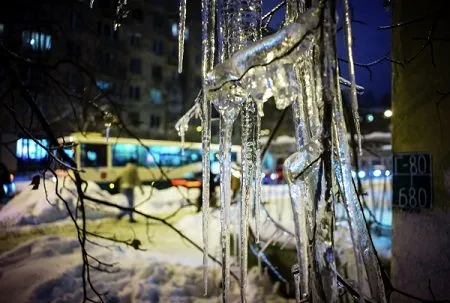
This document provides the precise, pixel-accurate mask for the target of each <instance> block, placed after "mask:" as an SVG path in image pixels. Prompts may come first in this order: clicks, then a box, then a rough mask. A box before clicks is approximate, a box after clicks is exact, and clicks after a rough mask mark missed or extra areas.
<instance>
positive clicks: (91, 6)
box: [89, 0, 95, 8]
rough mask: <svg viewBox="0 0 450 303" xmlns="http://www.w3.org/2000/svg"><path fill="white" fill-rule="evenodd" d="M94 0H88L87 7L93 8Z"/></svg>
mask: <svg viewBox="0 0 450 303" xmlns="http://www.w3.org/2000/svg"><path fill="white" fill-rule="evenodd" d="M94 1H95V0H90V2H89V7H90V8H93V7H94Z"/></svg>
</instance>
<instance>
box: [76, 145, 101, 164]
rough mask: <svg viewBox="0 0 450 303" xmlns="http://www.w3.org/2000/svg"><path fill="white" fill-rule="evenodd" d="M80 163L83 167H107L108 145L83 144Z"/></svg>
mask: <svg viewBox="0 0 450 303" xmlns="http://www.w3.org/2000/svg"><path fill="white" fill-rule="evenodd" d="M80 148H81V155H80V160H81V161H80V162H81V167H105V166H106V145H105V144H81V145H80Z"/></svg>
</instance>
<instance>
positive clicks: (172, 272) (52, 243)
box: [0, 236, 292, 303]
mask: <svg viewBox="0 0 450 303" xmlns="http://www.w3.org/2000/svg"><path fill="white" fill-rule="evenodd" d="M100 243H101V242H100ZM87 250H88V252H89V253H90V254H91V255H93V256H95V257H97V258H100V259H101V260H103V261H106V262H111V263H112V262H118V264H117V265H115V266H113V267H112V268H109V271H110V272H109V273H106V272H98V271H96V270H91V272H92V281H93V284H94V285H95V287H96V289H97V290H98V291H99V292H101V293H105V292H107V298H108V300H107V302H136V303H139V302H154V303H156V302H220V272H219V270H218V268H217V267H214V268H213V269H212V270H210V277H209V293H208V295H207V296H206V297H204V296H203V284H202V269H201V267H200V266H199V265H200V264H199V261H200V260H201V259H200V258H198V260H197V263H196V264H195V262H194V263H192V260H189V262H186V261H187V260H185V259H184V258H183V256H182V252H179V253H177V252H174V254H171V255H170V256H166V258H164V257H162V256H161V255H157V254H155V253H152V252H151V251H148V252H142V251H136V250H133V249H131V248H127V247H124V246H122V245H109V246H108V248H103V247H99V246H93V245H87ZM93 263H94V264H95V262H93ZM186 263H187V264H186ZM81 272H82V263H81V256H80V248H79V244H78V240H76V239H74V238H61V237H48V236H47V237H42V238H38V239H34V240H32V241H28V242H26V243H23V244H22V245H20V246H18V247H16V248H15V249H14V250H11V251H9V252H6V253H3V254H1V255H0V293H1V294H2V302H17V303H21V302H31V303H34V302H36V303H37V302H45V303H47V302H49V303H50V302H81V301H82V295H83V292H82V291H83V288H82V279H81ZM232 282H233V281H232ZM231 289H232V299H233V300H232V302H237V301H238V294H239V289H238V287H237V285H236V283H232V288H231ZM274 290H275V287H274V286H273V285H272V284H271V283H270V281H269V278H268V277H267V276H265V275H260V274H259V273H258V272H257V270H256V269H252V270H250V272H249V293H248V302H255V303H256V302H288V301H287V300H285V299H283V298H280V297H277V296H275V295H273V292H274ZM89 295H91V296H92V295H93V294H92V292H89ZM291 302H292V301H291Z"/></svg>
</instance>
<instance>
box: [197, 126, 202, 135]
mask: <svg viewBox="0 0 450 303" xmlns="http://www.w3.org/2000/svg"><path fill="white" fill-rule="evenodd" d="M202 129H203V127H201V125H199V126H197V128H196V130H197V132H198V133H199V132H201V131H202Z"/></svg>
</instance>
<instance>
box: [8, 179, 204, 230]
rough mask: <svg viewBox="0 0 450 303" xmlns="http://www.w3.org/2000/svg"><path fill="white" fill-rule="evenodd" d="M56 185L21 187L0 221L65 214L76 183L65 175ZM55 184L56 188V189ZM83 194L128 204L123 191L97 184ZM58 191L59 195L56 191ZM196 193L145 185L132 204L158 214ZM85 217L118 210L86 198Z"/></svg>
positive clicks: (45, 182) (59, 217)
mask: <svg viewBox="0 0 450 303" xmlns="http://www.w3.org/2000/svg"><path fill="white" fill-rule="evenodd" d="M58 182H59V183H58V186H57V184H56V183H55V182H54V181H52V180H48V179H46V180H43V181H42V183H43V184H41V185H40V186H39V189H37V190H32V189H31V188H30V187H28V188H23V190H22V191H21V192H20V193H18V194H17V195H16V196H15V197H14V198H13V199H12V200H11V201H10V202H9V203H8V204H7V205H5V207H3V208H2V209H1V211H0V222H2V223H3V224H5V225H29V224H41V223H50V222H55V221H58V220H62V219H65V218H67V217H68V212H67V209H66V205H65V203H64V202H63V201H64V200H65V201H66V202H67V205H68V206H69V208H70V209H71V210H72V211H74V210H75V206H76V204H77V199H78V195H77V190H76V187H75V184H74V183H73V182H72V181H71V180H70V179H68V178H66V179H63V178H61V179H59V180H58ZM57 187H58V188H57ZM83 189H84V191H85V193H86V195H88V196H91V197H93V198H97V199H101V200H104V201H107V202H110V203H114V204H117V205H121V206H128V204H127V202H126V198H125V196H124V195H122V194H116V195H111V194H110V193H109V192H107V191H105V190H102V189H101V188H100V187H99V186H98V185H97V184H96V183H94V182H88V183H87V186H83ZM57 193H58V194H57ZM198 195H199V190H198V189H186V188H175V187H172V188H169V189H165V190H158V189H156V188H152V187H151V186H145V187H144V194H142V193H141V192H140V190H139V189H136V190H135V206H136V208H137V209H138V210H139V211H142V212H145V213H148V214H152V215H157V214H161V213H168V212H170V211H173V210H175V209H177V208H178V207H180V206H181V205H185V204H187V203H188V200H190V201H195V199H196V198H197V197H198ZM85 207H86V217H87V218H88V219H100V218H104V217H107V216H113V215H116V214H117V213H118V212H119V210H118V209H114V208H111V207H108V206H102V205H98V204H96V203H93V202H90V201H87V200H85Z"/></svg>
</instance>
